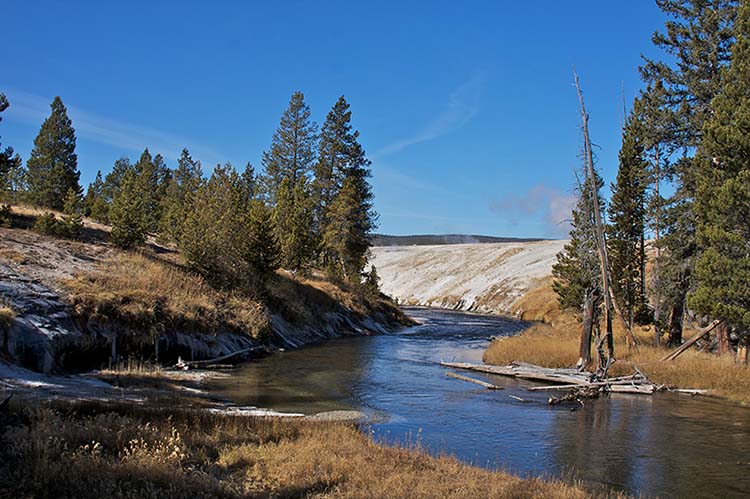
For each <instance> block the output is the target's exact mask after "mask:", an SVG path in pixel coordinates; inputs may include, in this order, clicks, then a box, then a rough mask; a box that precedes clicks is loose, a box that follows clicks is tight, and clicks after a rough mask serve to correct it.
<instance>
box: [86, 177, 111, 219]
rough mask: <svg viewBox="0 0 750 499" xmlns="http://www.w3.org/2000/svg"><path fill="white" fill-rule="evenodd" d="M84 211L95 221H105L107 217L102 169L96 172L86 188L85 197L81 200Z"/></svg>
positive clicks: (107, 207) (107, 210)
mask: <svg viewBox="0 0 750 499" xmlns="http://www.w3.org/2000/svg"><path fill="white" fill-rule="evenodd" d="M83 205H84V209H85V210H84V211H85V213H86V214H87V215H88V216H89V217H91V218H93V219H94V220H96V221H97V222H102V223H107V220H108V217H109V205H108V204H107V202H106V200H105V199H104V180H103V179H102V171H101V170H99V171H97V172H96V178H95V179H94V181H93V182H92V183H90V184H89V186H88V189H86V197H85V198H84V201H83Z"/></svg>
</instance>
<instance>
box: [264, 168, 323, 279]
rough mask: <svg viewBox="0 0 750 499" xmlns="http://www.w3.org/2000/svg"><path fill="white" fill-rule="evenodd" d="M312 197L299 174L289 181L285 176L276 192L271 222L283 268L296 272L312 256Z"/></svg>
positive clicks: (306, 264) (308, 263)
mask: <svg viewBox="0 0 750 499" xmlns="http://www.w3.org/2000/svg"><path fill="white" fill-rule="evenodd" d="M312 222H313V213H312V199H311V197H310V194H309V188H308V182H307V178H306V177H304V176H301V177H299V178H298V179H297V181H296V182H295V183H294V184H292V180H291V178H284V179H282V180H281V184H280V185H279V188H278V190H277V194H276V206H275V208H274V225H275V227H276V239H277V240H278V242H279V246H280V248H281V255H282V265H283V266H284V268H286V269H288V270H291V271H293V272H297V271H300V270H304V269H306V268H307V267H308V266H310V265H311V263H312V261H313V259H314V256H315V235H314V233H313V232H312V229H313V225H312Z"/></svg>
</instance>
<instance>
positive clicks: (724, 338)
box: [716, 322, 732, 355]
mask: <svg viewBox="0 0 750 499" xmlns="http://www.w3.org/2000/svg"><path fill="white" fill-rule="evenodd" d="M716 337H717V338H718V339H719V355H725V354H728V353H729V352H731V350H732V345H731V344H730V343H729V326H728V325H727V323H726V322H722V323H721V324H719V325H718V326H716Z"/></svg>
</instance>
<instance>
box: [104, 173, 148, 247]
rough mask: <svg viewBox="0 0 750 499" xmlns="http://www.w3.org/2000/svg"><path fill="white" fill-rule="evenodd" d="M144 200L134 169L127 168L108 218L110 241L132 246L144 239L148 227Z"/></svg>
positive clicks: (138, 244)
mask: <svg viewBox="0 0 750 499" xmlns="http://www.w3.org/2000/svg"><path fill="white" fill-rule="evenodd" d="M143 212H144V200H143V196H142V193H141V186H140V179H139V176H138V174H137V173H136V171H135V170H134V169H130V170H127V171H126V172H125V173H124V174H123V176H122V178H121V179H120V182H119V188H118V189H117V191H116V192H115V197H114V200H113V201H112V206H111V208H110V210H109V219H110V223H111V224H112V233H111V237H112V242H113V243H114V244H115V245H116V246H119V247H121V248H126V249H128V248H134V247H136V246H140V245H141V244H143V243H144V242H145V241H146V232H147V230H148V227H147V226H146V224H145V219H144V217H143Z"/></svg>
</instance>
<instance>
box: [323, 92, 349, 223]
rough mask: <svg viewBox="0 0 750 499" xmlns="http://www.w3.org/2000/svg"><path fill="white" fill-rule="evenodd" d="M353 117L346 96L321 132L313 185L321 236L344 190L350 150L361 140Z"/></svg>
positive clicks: (334, 107) (330, 114) (340, 100)
mask: <svg viewBox="0 0 750 499" xmlns="http://www.w3.org/2000/svg"><path fill="white" fill-rule="evenodd" d="M351 118H352V112H351V110H350V109H349V103H348V102H346V99H345V98H344V96H343V95H342V96H341V97H339V99H338V100H337V101H336V103H335V104H334V106H333V108H332V109H331V111H330V112H329V113H328V116H327V117H326V121H325V123H324V124H323V128H322V130H321V134H320V143H319V152H318V161H317V162H316V163H315V167H314V174H315V175H314V179H313V184H312V196H313V200H314V204H315V213H314V215H315V226H316V231H317V232H320V233H322V231H323V230H324V229H325V227H326V225H327V224H328V220H327V218H326V213H327V212H328V210H329V209H330V207H331V203H332V201H333V199H334V198H335V197H336V194H337V193H338V191H339V189H340V188H341V184H342V182H343V176H344V170H345V168H346V165H347V164H348V162H349V158H350V151H351V150H352V148H353V147H354V145H355V144H356V142H357V138H358V137H359V132H357V131H352V126H351Z"/></svg>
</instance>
